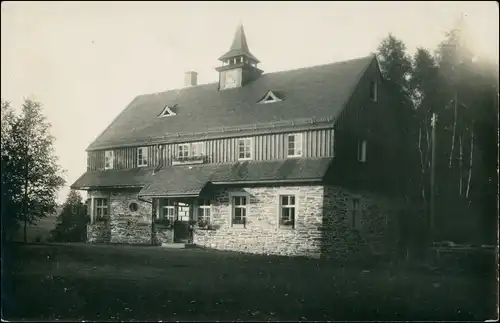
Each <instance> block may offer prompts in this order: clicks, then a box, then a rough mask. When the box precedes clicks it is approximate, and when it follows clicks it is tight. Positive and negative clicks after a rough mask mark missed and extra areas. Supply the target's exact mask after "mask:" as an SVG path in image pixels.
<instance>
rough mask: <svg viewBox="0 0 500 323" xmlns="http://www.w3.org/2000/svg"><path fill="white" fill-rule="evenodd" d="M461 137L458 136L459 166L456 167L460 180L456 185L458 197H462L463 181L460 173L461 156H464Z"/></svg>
mask: <svg viewBox="0 0 500 323" xmlns="http://www.w3.org/2000/svg"><path fill="white" fill-rule="evenodd" d="M462 137H463V135H460V137H459V144H460V147H459V148H460V159H459V160H458V162H459V165H458V174H459V176H458V178H459V180H460V182H459V183H458V195H459V196H462V186H463V185H462V181H463V172H462V166H463V155H464V151H463V148H462Z"/></svg>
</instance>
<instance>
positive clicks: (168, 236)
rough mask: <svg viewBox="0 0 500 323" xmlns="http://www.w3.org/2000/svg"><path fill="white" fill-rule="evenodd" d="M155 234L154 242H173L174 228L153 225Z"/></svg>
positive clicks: (157, 243) (158, 243) (159, 243)
mask: <svg viewBox="0 0 500 323" xmlns="http://www.w3.org/2000/svg"><path fill="white" fill-rule="evenodd" d="M154 231H155V236H154V244H156V245H161V244H162V243H173V242H174V230H173V229H166V228H165V227H163V226H161V225H157V224H156V225H155V227H154Z"/></svg>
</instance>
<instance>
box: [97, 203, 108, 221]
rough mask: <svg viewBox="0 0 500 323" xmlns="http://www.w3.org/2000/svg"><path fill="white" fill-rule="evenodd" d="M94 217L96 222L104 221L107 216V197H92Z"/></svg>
mask: <svg viewBox="0 0 500 323" xmlns="http://www.w3.org/2000/svg"><path fill="white" fill-rule="evenodd" d="M94 206H95V207H94V219H95V221H96V222H101V221H105V220H106V218H107V217H108V199H105V198H96V199H94Z"/></svg>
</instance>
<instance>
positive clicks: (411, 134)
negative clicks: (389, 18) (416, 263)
mask: <svg viewBox="0 0 500 323" xmlns="http://www.w3.org/2000/svg"><path fill="white" fill-rule="evenodd" d="M377 58H378V60H379V64H380V69H381V72H382V74H383V76H384V80H385V82H384V83H385V89H386V90H387V92H388V94H389V96H390V98H389V99H390V105H389V107H390V108H391V109H392V113H393V115H394V117H395V119H396V125H397V127H398V128H397V143H396V147H394V150H395V152H396V154H395V155H396V156H397V163H396V165H395V168H394V170H393V171H394V172H397V174H398V180H399V190H398V191H399V192H400V194H401V195H402V196H403V197H404V198H405V200H406V203H405V208H404V210H402V212H400V213H399V220H398V222H399V226H400V228H401V230H403V229H404V228H412V230H407V234H403V235H401V240H400V243H399V245H400V248H401V249H400V250H401V252H404V253H405V254H406V256H407V257H408V256H409V254H410V249H413V250H414V251H418V250H415V248H419V249H420V246H421V245H422V243H421V240H422V239H423V236H424V234H423V233H422V230H420V229H422V228H423V227H424V226H423V221H425V218H424V217H423V216H422V215H423V214H422V213H424V212H421V203H420V202H421V201H420V199H419V192H418V183H419V174H420V171H419V169H420V168H419V162H418V161H419V157H418V156H419V154H418V130H417V129H418V119H417V118H416V114H415V109H414V104H413V101H412V98H413V97H412V91H411V86H410V85H411V83H410V80H411V74H412V62H411V58H410V57H409V56H408V54H407V53H406V46H405V44H404V43H403V42H402V41H401V40H399V39H397V38H396V37H394V36H393V35H391V34H389V35H388V36H387V38H385V39H384V40H383V41H382V42H381V44H380V46H379V48H378V53H377ZM412 254H414V252H412Z"/></svg>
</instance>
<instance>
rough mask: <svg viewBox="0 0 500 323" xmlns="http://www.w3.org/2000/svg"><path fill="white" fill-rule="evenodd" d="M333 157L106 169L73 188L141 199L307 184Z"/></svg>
mask: <svg viewBox="0 0 500 323" xmlns="http://www.w3.org/2000/svg"><path fill="white" fill-rule="evenodd" d="M331 162H332V158H331V157H322V158H291V159H286V160H276V161H244V162H236V163H234V164H203V165H191V166H188V165H182V166H179V165H176V166H167V167H165V168H162V169H161V170H160V171H158V172H156V174H154V175H153V170H152V169H142V168H141V169H134V170H127V171H122V170H106V171H101V172H88V173H85V174H83V176H82V177H80V178H79V179H78V180H77V181H76V182H75V183H74V184H73V185H72V186H71V187H72V188H98V187H112V186H116V187H120V186H121V187H141V186H144V188H143V189H142V190H141V192H140V193H139V196H189V195H199V194H200V192H201V191H202V190H203V188H204V187H205V186H206V185H207V184H208V183H213V184H215V185H217V184H231V183H233V184H238V183H242V184H243V183H248V184H251V183H274V182H284V181H285V182H288V181H290V182H307V181H320V180H322V179H323V177H324V175H325V174H326V171H327V170H328V167H329V166H330V164H331Z"/></svg>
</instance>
